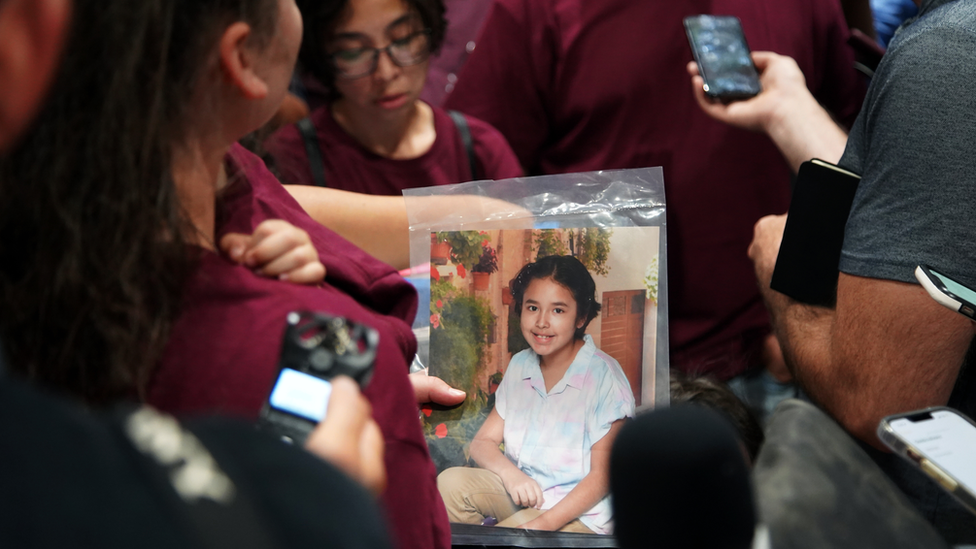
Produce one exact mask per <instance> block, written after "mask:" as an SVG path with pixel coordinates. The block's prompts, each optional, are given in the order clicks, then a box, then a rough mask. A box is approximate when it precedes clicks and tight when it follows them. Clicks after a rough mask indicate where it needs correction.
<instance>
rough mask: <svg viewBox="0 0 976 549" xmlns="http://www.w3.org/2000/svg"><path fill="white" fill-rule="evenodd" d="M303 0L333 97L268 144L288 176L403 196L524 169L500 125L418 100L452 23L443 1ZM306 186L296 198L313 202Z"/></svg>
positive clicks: (315, 58)
mask: <svg viewBox="0 0 976 549" xmlns="http://www.w3.org/2000/svg"><path fill="white" fill-rule="evenodd" d="M298 5H299V8H300V9H301V11H302V16H303V18H304V20H305V28H306V33H305V37H304V39H303V41H302V48H301V54H300V60H301V62H302V64H303V65H304V67H305V68H306V69H307V70H309V71H311V73H312V74H313V75H314V76H315V77H316V78H317V79H318V80H320V81H321V82H322V83H323V84H324V85H325V86H326V87H327V89H328V93H329V99H330V102H329V104H328V105H326V106H323V107H320V108H318V109H317V110H315V111H313V112H312V114H311V116H310V117H309V119H308V120H306V121H303V122H300V123H299V124H295V125H291V126H288V127H285V128H283V129H281V130H279V131H278V132H277V133H275V134H274V135H273V136H272V137H271V138H270V139H269V140H268V141H267V142H266V143H265V147H266V148H267V149H268V152H270V153H271V155H272V157H273V158H274V161H275V167H276V168H277V170H278V171H279V174H280V176H281V180H282V182H284V183H291V184H298V185H317V186H327V187H331V188H335V189H340V190H347V191H354V192H360V193H368V194H378V195H399V194H400V192H401V191H402V190H403V189H406V188H412V187H427V186H431V185H445V184H449V183H460V182H463V181H471V180H478V179H505V178H510V177H518V176H521V175H522V168H521V166H520V165H519V163H518V159H517V158H516V157H515V155H514V153H513V152H512V150H511V148H510V147H509V146H508V143H507V142H506V141H505V138H504V137H502V135H501V134H500V133H499V132H498V131H496V130H495V129H494V128H492V127H491V126H489V125H488V124H486V123H484V122H482V121H480V120H477V119H473V118H471V117H465V116H461V117H460V118H459V119H457V120H455V119H452V116H451V115H450V114H449V113H448V112H446V111H444V110H442V109H440V108H438V107H432V106H431V105H428V104H426V103H424V102H423V101H421V100H420V92H421V90H423V87H424V82H425V80H426V78H427V68H428V59H429V57H430V55H431V54H432V53H434V52H436V51H437V49H438V48H439V47H440V45H441V42H442V41H443V38H444V31H445V27H446V25H447V22H446V21H445V19H444V15H443V14H444V6H443V2H442V1H441V0H326V1H322V0H304V1H299V2H298ZM455 116H457V115H455ZM300 193H301V191H298V192H296V193H295V196H296V198H298V199H299V201H300V202H303V205H305V203H304V200H303V197H306V196H308V195H307V194H300ZM311 196H313V197H314V194H313V195H311ZM308 209H309V210H310V211H312V210H313V208H308ZM313 215H314V214H313Z"/></svg>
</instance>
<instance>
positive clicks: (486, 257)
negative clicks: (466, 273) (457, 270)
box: [471, 240, 498, 290]
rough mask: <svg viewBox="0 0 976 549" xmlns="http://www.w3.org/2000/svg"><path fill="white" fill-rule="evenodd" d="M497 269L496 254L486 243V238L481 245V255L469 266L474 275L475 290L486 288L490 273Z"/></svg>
mask: <svg viewBox="0 0 976 549" xmlns="http://www.w3.org/2000/svg"><path fill="white" fill-rule="evenodd" d="M497 270H498V256H497V254H496V253H495V249H494V248H492V247H491V245H490V244H488V241H487V240H486V241H485V242H484V243H482V245H481V257H479V258H478V262H477V263H475V264H474V266H473V267H471V272H472V273H473V277H474V289H475V290H487V289H488V282H489V280H490V279H491V273H493V272H495V271H497Z"/></svg>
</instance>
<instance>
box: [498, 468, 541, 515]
mask: <svg viewBox="0 0 976 549" xmlns="http://www.w3.org/2000/svg"><path fill="white" fill-rule="evenodd" d="M502 483H503V484H504V485H505V490H508V495H510V496H512V501H514V502H515V504H516V505H520V506H522V507H534V508H536V509H538V508H540V507H542V502H543V501H545V499H544V498H543V497H542V487H540V486H539V483H538V482H536V481H534V480H532V477H530V476H529V475H526V474H525V473H523V472H522V471H521V470H519V469H514V470H511V471H508V472H507V473H506V474H505V476H503V477H502Z"/></svg>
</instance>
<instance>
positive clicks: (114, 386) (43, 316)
mask: <svg viewBox="0 0 976 549" xmlns="http://www.w3.org/2000/svg"><path fill="white" fill-rule="evenodd" d="M276 14H277V2H276V1H275V0H136V1H134V0H97V1H96V0H79V1H77V2H75V3H74V9H73V13H72V30H71V33H70V37H69V40H68V43H67V47H66V48H65V52H64V56H63V59H62V63H61V68H60V70H59V73H58V75H57V77H56V79H55V81H54V84H53V86H52V90H51V93H50V96H49V97H48V100H47V102H46V105H45V107H44V108H43V109H42V111H41V112H40V114H39V117H38V119H37V120H36V123H35V125H34V127H33V128H32V129H31V130H30V131H29V132H28V134H27V135H26V136H25V139H23V140H22V141H21V142H20V144H19V145H18V146H17V148H16V149H15V150H14V151H13V152H12V153H11V154H10V155H8V156H6V157H3V158H0V234H2V237H0V299H2V310H0V337H2V338H3V341H4V344H5V346H6V348H7V351H8V355H9V358H10V362H11V363H12V364H11V366H12V369H14V370H16V371H19V372H21V373H23V374H26V375H27V376H29V377H31V378H34V379H36V380H39V381H42V382H45V383H48V384H51V385H54V386H57V387H60V388H63V389H67V390H70V391H72V392H74V393H77V394H79V395H81V396H82V397H84V398H85V399H86V400H88V401H89V402H92V403H101V402H107V401H109V400H111V399H114V398H117V397H119V396H125V395H132V394H141V393H142V390H143V389H144V388H145V385H146V384H147V382H148V380H149V378H150V376H151V374H152V371H153V369H154V367H155V366H156V364H157V363H158V360H159V358H160V356H161V354H162V350H163V348H164V346H165V344H166V341H167V338H168V334H169V330H170V326H171V324H172V323H173V321H174V320H175V318H176V316H177V314H178V312H179V302H180V297H181V290H182V286H183V283H184V281H185V279H186V276H187V274H188V272H189V269H190V268H191V267H192V259H191V257H190V255H189V254H188V248H187V246H186V240H185V239H184V236H185V235H186V234H189V233H188V231H190V230H192V226H191V224H190V222H189V220H188V218H187V216H186V214H185V212H184V211H183V210H182V208H181V206H180V202H179V199H178V197H177V193H176V188H175V185H174V182H173V178H172V174H171V171H170V164H171V161H172V153H173V148H174V144H175V143H177V142H178V140H180V139H181V138H182V137H183V136H184V134H185V132H184V127H185V124H186V122H187V118H188V117H187V114H186V112H185V110H186V105H187V103H188V100H189V98H190V95H191V93H193V91H194V89H195V87H196V84H197V83H198V81H199V80H200V78H201V77H202V75H203V74H204V73H205V71H206V69H207V68H208V67H210V66H213V63H216V59H215V58H214V56H213V55H211V53H210V52H211V51H212V50H214V49H215V44H216V41H217V40H218V38H219V36H220V34H221V33H222V31H223V29H224V28H225V26H223V27H222V26H221V24H229V23H230V22H232V21H235V20H243V21H249V22H253V26H254V27H255V33H254V34H255V35H263V36H266V35H268V34H269V33H270V32H271V29H274V25H275V19H276Z"/></svg>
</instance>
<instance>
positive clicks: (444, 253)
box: [430, 233, 451, 265]
mask: <svg viewBox="0 0 976 549" xmlns="http://www.w3.org/2000/svg"><path fill="white" fill-rule="evenodd" d="M450 255H451V244H450V243H449V242H448V241H447V240H444V239H439V238H438V237H437V234H436V233H431V235H430V262H431V263H433V264H434V265H447V259H448V258H449V257H450Z"/></svg>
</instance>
